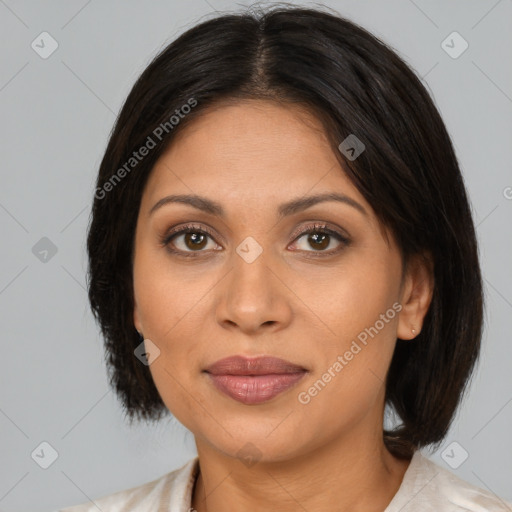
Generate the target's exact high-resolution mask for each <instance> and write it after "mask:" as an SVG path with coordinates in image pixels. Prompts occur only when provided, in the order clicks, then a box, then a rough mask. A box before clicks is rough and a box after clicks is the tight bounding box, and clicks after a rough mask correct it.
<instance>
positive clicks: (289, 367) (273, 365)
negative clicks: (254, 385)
mask: <svg viewBox="0 0 512 512" xmlns="http://www.w3.org/2000/svg"><path fill="white" fill-rule="evenodd" d="M205 371H206V372H208V373H211V374H212V375H271V374H283V373H298V372H304V371H306V369H305V368H303V367H302V366H298V365H296V364H293V363H290V362H289V361H285V360H284V359H280V358H278V357H269V356H262V357H245V356H231V357H226V358H224V359H220V360H219V361H217V362H216V363H213V364H212V365H211V366H209V367H208V368H206V370H205Z"/></svg>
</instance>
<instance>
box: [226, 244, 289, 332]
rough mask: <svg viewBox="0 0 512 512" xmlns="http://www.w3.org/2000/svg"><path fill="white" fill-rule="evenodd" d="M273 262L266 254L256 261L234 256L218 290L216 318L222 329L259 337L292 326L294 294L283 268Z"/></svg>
mask: <svg viewBox="0 0 512 512" xmlns="http://www.w3.org/2000/svg"><path fill="white" fill-rule="evenodd" d="M272 260H275V258H271V257H269V256H267V254H266V252H265V251H263V252H262V253H261V254H260V255H259V256H258V257H257V258H256V259H254V261H251V260H250V259H248V260H246V259H244V257H243V256H240V255H239V254H238V253H234V254H233V258H232V267H231V270H230V271H229V272H228V275H227V276H226V277H225V278H224V279H223V280H222V281H223V284H222V285H221V286H219V287H216V289H217V293H218V301H217V311H216V318H217V322H218V323H219V324H220V325H221V326H222V327H223V328H225V329H234V328H238V329H239V330H241V331H243V332H244V333H245V334H257V333H259V332H270V331H271V332H276V331H278V330H281V329H283V328H285V327H286V326H287V325H289V323H290V321H291V317H292V305H291V303H290V300H291V297H293V293H292V292H291V291H290V289H289V288H288V287H287V286H286V284H285V283H286V276H284V275H283V268H284V267H283V266H281V265H278V264H277V262H276V261H272Z"/></svg>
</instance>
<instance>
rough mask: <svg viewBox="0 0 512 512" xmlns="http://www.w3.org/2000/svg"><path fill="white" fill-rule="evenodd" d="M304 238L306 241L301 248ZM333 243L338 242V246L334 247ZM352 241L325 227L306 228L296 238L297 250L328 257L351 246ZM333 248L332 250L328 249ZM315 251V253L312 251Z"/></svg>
mask: <svg viewBox="0 0 512 512" xmlns="http://www.w3.org/2000/svg"><path fill="white" fill-rule="evenodd" d="M302 238H304V239H305V240H306V241H305V243H303V245H302V246H300V244H299V241H300V240H301V239H302ZM333 241H337V242H338V244H337V245H336V244H335V246H334V248H333V247H332V245H333ZM349 243H350V241H349V239H348V238H346V237H345V236H343V235H342V234H341V233H338V232H337V231H334V230H333V229H329V228H327V227H326V226H325V224H323V225H318V224H316V225H314V226H306V227H305V228H304V229H302V230H301V233H300V235H299V236H298V238H296V242H295V244H296V245H299V246H298V247H297V248H298V249H299V250H301V251H306V252H310V253H311V252H313V253H314V252H318V253H326V255H329V254H333V253H336V252H338V251H339V250H341V249H342V248H343V247H344V246H346V245H349ZM329 247H331V250H328V248H329ZM311 249H313V251H311Z"/></svg>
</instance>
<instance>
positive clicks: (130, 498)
mask: <svg viewBox="0 0 512 512" xmlns="http://www.w3.org/2000/svg"><path fill="white" fill-rule="evenodd" d="M197 469H198V458H197V457H196V458H194V459H191V460H189V461H188V462H187V463H186V464H185V465H183V466H182V467H180V468H178V469H176V470H174V471H171V472H170V473H166V474H165V475H163V476H161V477H159V478H157V479H155V480H152V481H151V482H147V483H145V484H142V485H139V486H137V487H132V488H130V489H125V490H122V491H118V492H116V493H114V494H109V495H108V496H103V497H101V498H98V499H95V500H90V501H88V502H87V503H83V504H82V505H75V506H72V507H67V508H61V509H59V510H58V511H56V512H98V510H104V511H109V512H128V511H133V510H137V511H139V512H146V511H147V512H150V511H157V510H161V509H162V510H188V507H189V504H190V499H191V494H192V488H193V485H194V482H195V477H196V475H197ZM187 500H188V501H187ZM162 507H163V508H162Z"/></svg>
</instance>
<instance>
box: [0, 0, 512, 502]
mask: <svg viewBox="0 0 512 512" xmlns="http://www.w3.org/2000/svg"><path fill="white" fill-rule="evenodd" d="M299 3H301V2H297V4H299ZM241 5H244V4H242V3H235V2H229V1H224V0H208V1H206V0H193V1H187V2H182V3H178V2H168V1H167V2H164V1H154V2H142V1H139V2H135V1H124V2H121V1H120V0H119V1H105V2H99V1H89V2H84V1H83V0H76V1H69V2H65V3H63V2H56V1H48V2H35V1H32V2H29V1H17V2H15V1H14V0H6V1H2V0H0V32H1V33H2V34H4V36H3V41H4V43H3V45H2V47H1V49H0V52H1V55H2V64H1V69H0V109H1V112H0V118H1V120H2V152H1V157H2V162H1V171H0V172H1V183H2V185H1V189H0V223H1V224H0V225H1V233H0V234H1V239H2V265H1V267H0V308H1V316H2V322H1V329H2V335H1V337H2V347H3V353H4V357H3V360H2V363H3V364H2V372H1V385H0V429H1V430H0V432H1V441H0V460H1V461H2V464H1V465H0V511H3V512H5V511H22V510H32V511H34V512H37V511H49V510H54V509H56V508H58V507H62V506H68V505H72V504H77V503H82V502H85V501H87V499H89V498H97V497H100V496H102V495H104V494H108V493H112V492H114V491H117V490H120V489H125V488H128V487H132V486H135V485H138V484H141V483H143V482H146V481H149V480H152V479H154V478H157V477H159V476H160V475H162V474H164V473H166V472H168V471H171V470H172V469H174V468H177V467H179V466H181V465H182V464H183V463H184V462H186V461H187V460H188V459H189V458H191V457H192V456H194V455H195V448H194V444H193V438H192V435H191V434H190V433H189V432H187V431H186V430H185V429H184V428H183V427H182V426H181V425H179V424H178V423H177V422H176V421H175V420H172V419H170V420H168V421H163V422H161V423H160V424H159V425H155V426H147V425H145V424H142V425H140V426H137V427H133V428H129V427H128V426H127V424H125V423H124V421H123V417H122V413H121V409H120V406H119V404H118V403H117V401H116V399H115V397H114V394H113V392H112V391H110V390H109V387H108V382H107V377H106V372H105V368H104V364H103V349H102V341H101V339H100V336H99V331H98V329H97V327H96V325H95V323H94V321H93V318H92V314H91V313H90V311H89V308H88V303H87V297H86V291H85V271H86V259H85V233H86V228H87V222H88V215H89V210H90V206H91V200H92V197H93V192H94V180H95V174H96V171H97V168H98V165H99V163H100V159H101V156H102V152H103V150H104V149H105V146H106V141H107V136H108V133H109V131H110V129H111V127H112V124H113V122H114V119H115V115H116V113H117V112H118V110H119V108H120V107H121V105H122V102H123V100H124V98H125V96H126V94H127V93H128V91H129V89H130V87H131V86H132V85H133V83H134V81H135V79H136V78H137V76H138V75H139V74H140V72H141V71H142V70H143V69H144V67H145V66H146V65H147V64H148V62H149V60H150V58H151V57H152V56H153V55H154V54H155V53H156V52H157V51H158V50H159V49H160V48H161V47H163V46H164V45H165V44H166V43H168V42H170V41H171V40H172V39H174V38H175V37H176V36H177V35H178V34H180V33H182V32H183V31H184V30H186V29H187V28H189V27H191V26H192V25H193V24H195V23H196V22H197V21H199V20H200V19H201V20H202V19H206V18H207V17H208V16H209V15H210V14H211V13H213V12H214V11H215V10H218V11H223V10H231V9H237V8H238V6H241ZM303 5H310V6H312V5H313V4H311V3H309V4H306V3H303ZM325 5H328V6H330V7H333V8H335V9H336V10H338V11H339V12H340V14H342V15H345V16H347V17H349V18H350V19H352V20H353V21H356V22H358V23H360V24H361V25H363V26H364V27H366V28H368V29H369V30H370V31H372V32H373V33H374V34H375V35H377V36H379V37H381V38H382V39H384V40H385V41H386V42H388V43H389V44H391V45H392V46H393V47H394V48H395V49H396V50H397V51H398V52H399V54H400V55H401V56H402V57H403V58H404V59H405V60H406V61H407V62H408V63H409V64H411V65H412V66H413V68H414V69H416V70H417V72H418V74H420V75H421V76H422V77H423V80H424V83H425V84H426V85H427V87H428V88H429V90H430V91H431V92H432V94H433V96H434V98H435V101H436V104H437V105H438V107H439V109H440V111H441V114H442V116H443V118H444V120H445V122H446V125H447V128H448V130H449V132H450V134H451V136H452V138H453V142H454V145H455V149H456V152H457V155H458V157H459V159H460V163H461V166H462V169H463V172H464V176H465V179H466V183H467V186H468V189H469V193H470V197H471V201H472V205H473V208H474V212H475V218H476V222H477V224H478V236H479V240H480V248H481V256H482V264H483V271H484V276H485V285H486V297H487V313H486V323H487V325H486V331H485V335H484V345H483V351H482V359H481V362H480V366H479V369H478V372H477V374H476V376H475V378H474V380H473V384H472V386H471V388H470V393H469V395H468V398H467V400H466V401H465V402H464V404H463V407H462V408H461V409H460V412H459V415H458V416H457V419H456V421H455V423H454V425H453V428H452V429H451V431H450V433H449V435H448V436H447V438H446V442H444V443H443V445H442V446H441V448H440V449H439V450H438V451H437V452H435V453H433V454H431V455H430V457H431V458H432V459H433V460H434V461H436V462H438V463H439V464H441V465H443V466H445V467H448V469H451V468H450V467H449V465H448V464H447V462H446V461H450V463H451V464H452V465H458V468H456V469H453V471H454V472H455V473H456V474H458V475H459V476H461V477H462V478H464V479H466V480H468V481H470V482H472V483H474V484H476V485H478V486H480V487H484V488H487V489H490V490H491V491H493V492H495V493H497V494H498V495H501V496H502V497H504V498H506V499H508V500H512V486H511V485H510V483H511V480H512V463H511V460H512V436H510V432H511V425H512V404H511V402H512V378H511V371H510V365H511V356H512V345H511V343H510V334H509V333H510V331H509V329H510V317H511V313H512V279H511V272H510V262H511V261H512V257H511V256H512V242H511V238H512V237H511V225H512V222H511V221H512V200H511V199H510V198H512V189H511V188H507V187H512V173H511V164H510V162H511V161H512V158H511V157H512V155H511V152H512V151H511V140H510V137H511V133H512V116H511V114H512V99H511V97H512V71H511V66H510V63H511V62H512V56H511V53H512V30H511V18H512V1H511V0H500V1H496V0H482V1H468V0H456V1H451V2H443V1H425V0H414V1H412V0H393V1H378V0H375V1H356V0H353V1H348V0H347V1H344V0H339V1H329V2H325ZM43 31H47V32H49V33H50V34H51V36H52V37H53V38H54V39H55V40H56V41H57V42H58V45H59V46H58V49H57V50H56V51H55V52H54V53H53V54H52V55H51V56H50V57H49V58H47V59H42V58H41V57H40V56H39V54H38V53H36V51H34V50H33V49H32V47H31V43H32V41H34V40H36V42H37V41H38V40H40V39H36V38H38V36H39V34H40V33H41V32H43ZM453 31H457V32H459V33H460V34H461V36H462V37H463V38H464V39H465V40H466V41H467V42H468V44H469V47H468V49H467V50H466V51H465V52H464V53H462V54H461V55H460V56H459V57H458V58H452V57H451V56H449V55H448V54H447V53H446V51H445V50H444V49H443V47H442V46H441V43H442V41H443V40H445V38H446V37H447V36H448V35H449V34H451V33H452V32H453ZM459 43H460V42H455V43H453V44H452V43H449V44H451V45H452V46H453V45H454V47H455V49H457V48H460V46H459ZM46 48H48V45H47V44H46ZM507 197H508V198H507ZM43 237H47V238H48V239H49V240H51V242H52V243H53V244H54V245H55V247H56V248H57V252H56V254H54V255H53V256H52V253H51V252H49V253H48V255H47V256H46V259H47V261H46V262H44V261H41V260H40V258H41V257H42V253H40V254H39V257H37V251H36V250H34V251H35V252H36V254H34V252H33V247H34V246H35V245H36V244H37V243H38V242H39V241H40V239H41V238H43ZM39 244H42V245H43V246H44V245H45V244H48V241H43V242H39ZM37 248H39V250H41V246H39V245H38V246H36V249H37ZM43 441H46V442H48V443H50V445H51V446H52V447H53V448H54V449H55V450H56V451H57V452H58V458H57V459H56V460H55V462H54V463H53V464H52V465H51V466H50V467H49V468H48V469H42V468H41V467H40V466H39V465H38V464H37V463H36V462H35V461H34V460H33V458H32V457H31V454H32V453H33V451H34V450H36V449H38V447H39V445H40V443H41V442H43ZM452 442H457V443H458V444H457V445H452V446H451V447H449V448H448V449H447V447H448V446H449V445H450V444H451V443H452ZM463 450H465V451H466V452H467V453H468V454H469V456H468V458H467V460H465V461H464V462H462V463H461V461H462V460H463V458H464V454H465V452H464V451H463ZM36 453H39V454H40V456H39V459H38V460H39V461H40V463H44V460H43V459H45V457H46V458H47V461H48V460H49V459H48V457H49V454H50V451H49V450H48V449H46V450H45V449H44V447H43V452H41V449H40V448H39V451H38V450H36ZM442 453H445V456H444V458H443V457H442V455H441V454H442ZM34 458H36V459H37V457H36V456H35V457H34ZM459 464H460V465H459Z"/></svg>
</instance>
